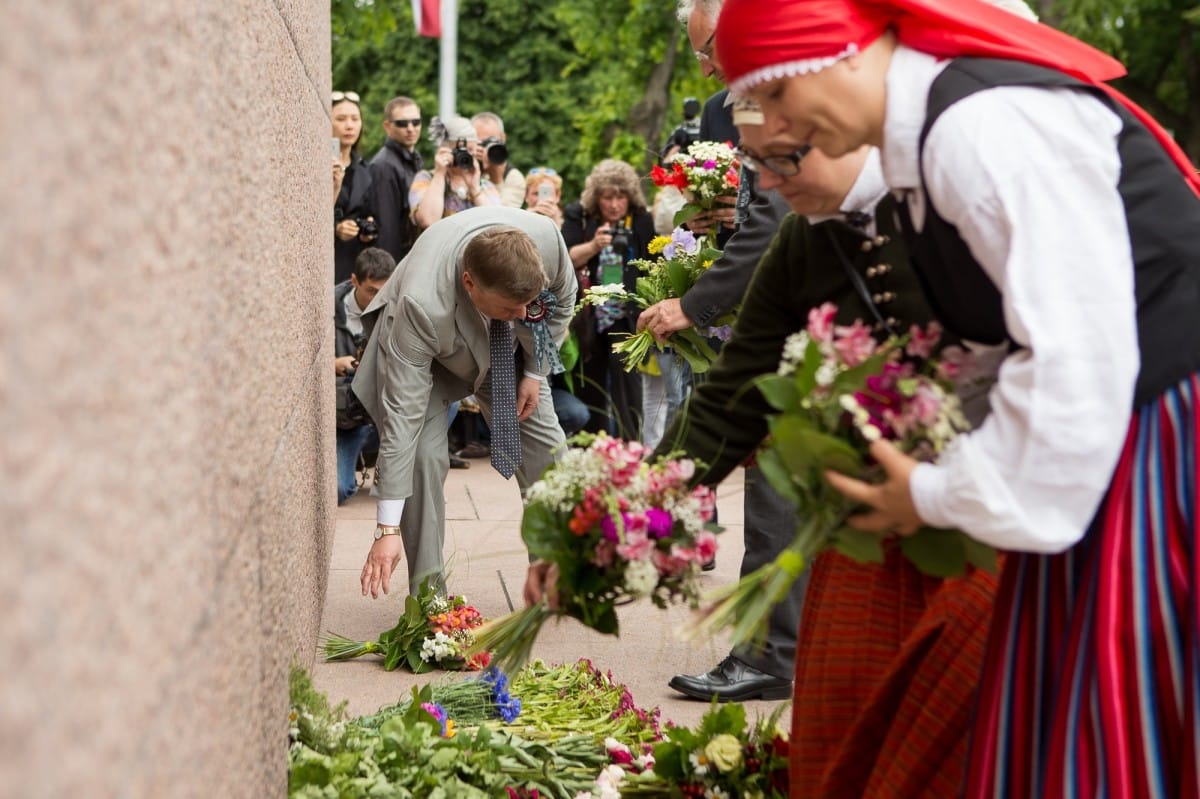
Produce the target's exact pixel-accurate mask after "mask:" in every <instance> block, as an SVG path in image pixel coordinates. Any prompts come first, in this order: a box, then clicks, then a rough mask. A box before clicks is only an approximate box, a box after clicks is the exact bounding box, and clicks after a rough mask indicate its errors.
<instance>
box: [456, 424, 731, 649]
mask: <svg viewBox="0 0 1200 799" xmlns="http://www.w3.org/2000/svg"><path fill="white" fill-rule="evenodd" d="M568 444H570V445H572V446H568V447H567V448H566V449H565V450H564V451H563V452H562V455H561V457H560V459H559V460H558V462H557V463H555V464H553V465H552V466H550V467H549V468H548V469H547V470H546V472H545V473H544V474H543V475H542V477H541V479H540V480H538V481H537V482H536V483H534V484H533V485H532V486H530V487H529V490H528V491H527V492H526V497H525V498H526V506H525V514H524V518H523V519H522V521H521V537H522V538H523V539H524V541H525V545H526V548H527V549H528V550H529V552H530V554H531V555H532V556H533V557H535V558H540V559H541V560H543V561H547V562H549V563H552V564H554V565H555V566H557V570H558V580H557V584H556V588H557V596H558V605H557V607H554V608H551V607H550V605H549V604H548V602H546V601H543V602H540V603H538V604H536V605H532V606H530V607H527V608H524V609H522V610H519V611H517V612H515V613H510V614H509V615H507V616H504V617H502V618H500V619H497V620H495V621H492V622H489V623H488V624H486V625H485V626H484V627H482V628H481V629H479V630H477V631H476V633H475V640H476V644H475V646H476V649H477V650H479V651H483V650H489V651H491V653H492V656H493V658H494V660H495V662H496V663H497V664H498V665H501V666H503V667H504V668H508V669H514V668H517V667H519V666H520V665H522V664H523V663H525V662H526V661H527V660H528V659H529V653H530V649H531V648H532V646H533V642H534V640H535V639H536V637H537V634H538V631H539V630H540V629H541V627H542V625H543V624H544V623H545V622H546V621H547V620H548V619H550V618H551V617H553V616H569V617H571V618H575V619H578V620H579V621H581V622H583V623H584V624H585V625H587V626H588V627H591V628H592V629H594V630H596V631H598V632H601V633H606V634H608V635H616V634H617V633H618V624H617V613H616V606H617V605H618V604H620V603H622V602H625V601H629V600H633V599H638V598H641V597H649V598H650V600H651V601H653V602H654V604H655V605H657V606H658V607H662V608H665V607H667V606H668V604H671V603H677V602H686V603H689V604H690V605H692V606H693V607H694V606H695V605H696V603H697V600H698V596H699V592H698V577H699V575H700V567H701V565H702V564H703V563H705V562H706V561H708V560H710V559H711V558H713V557H714V556H715V554H716V549H717V540H716V536H715V534H714V533H715V532H716V531H717V530H718V529H719V528H717V527H716V526H715V525H713V524H712V523H711V522H712V518H713V513H714V509H715V498H714V494H713V491H712V489H710V488H708V487H703V486H701V487H695V488H693V487H692V486H691V480H692V478H693V476H694V474H695V470H696V464H695V463H694V462H693V461H691V460H688V459H675V458H669V457H668V458H662V459H658V460H656V461H654V462H648V461H646V460H644V459H643V458H644V456H645V455H646V454H647V450H646V449H645V447H643V446H642V445H641V444H640V443H639V442H636V441H622V440H620V439H616V438H611V437H609V436H608V435H606V434H603V433H601V434H599V435H592V434H590V433H581V434H579V435H576V436H574V437H573V438H572V439H570V441H569V442H568Z"/></svg>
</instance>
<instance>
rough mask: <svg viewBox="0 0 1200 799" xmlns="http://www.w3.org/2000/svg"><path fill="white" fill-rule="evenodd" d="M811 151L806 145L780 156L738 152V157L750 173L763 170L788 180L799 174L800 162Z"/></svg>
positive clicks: (809, 146)
mask: <svg viewBox="0 0 1200 799" xmlns="http://www.w3.org/2000/svg"><path fill="white" fill-rule="evenodd" d="M811 149H812V145H810V144H806V145H804V146H803V147H800V148H798V149H796V150H793V151H792V152H790V153H786V154H780V155H755V154H754V153H751V152H748V151H746V150H738V157H739V158H741V159H742V166H744V167H746V168H747V169H749V170H750V171H751V172H762V171H763V170H764V169H765V170H767V171H768V172H773V173H774V174H776V175H779V177H781V178H790V177H794V176H796V175H799V174H800V162H801V161H803V160H804V156H806V155H808V151H809V150H811Z"/></svg>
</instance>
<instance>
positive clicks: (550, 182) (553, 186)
mask: <svg viewBox="0 0 1200 799" xmlns="http://www.w3.org/2000/svg"><path fill="white" fill-rule="evenodd" d="M561 202H562V178H561V177H559V175H558V173H557V172H555V171H554V170H553V169H551V168H550V167H548V166H535V167H534V168H533V169H530V170H529V174H527V175H526V176H525V210H527V211H533V212H534V213H535V214H541V215H542V216H547V217H550V218H551V219H553V220H554V224H555V225H557V226H558V227H560V228H561V227H562V223H563V215H562V206H561V205H560V203H561Z"/></svg>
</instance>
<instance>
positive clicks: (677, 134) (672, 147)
mask: <svg viewBox="0 0 1200 799" xmlns="http://www.w3.org/2000/svg"><path fill="white" fill-rule="evenodd" d="M698 141H700V101H699V100H697V99H696V98H695V97H685V98H683V122H681V123H679V124H678V125H677V126H676V127H675V130H673V131H671V135H670V136H669V137H667V143H666V144H664V145H663V148H662V155H661V156H660V157H659V160H660V161H665V160H666V159H668V158H670V157H671V156H672V155H674V154H675V153H678V152H681V151H683V150H686V149H687V148H688V147H691V146H692V145H693V144H694V143H695V142H698Z"/></svg>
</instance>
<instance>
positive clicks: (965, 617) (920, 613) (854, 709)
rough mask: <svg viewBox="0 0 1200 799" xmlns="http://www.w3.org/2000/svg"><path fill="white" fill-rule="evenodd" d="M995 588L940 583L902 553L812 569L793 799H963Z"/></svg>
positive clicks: (800, 658)
mask: <svg viewBox="0 0 1200 799" xmlns="http://www.w3.org/2000/svg"><path fill="white" fill-rule="evenodd" d="M995 590H996V578H995V576H994V575H991V574H987V573H985V572H978V571H977V572H974V573H972V574H971V575H970V576H968V577H961V578H955V579H951V580H940V579H937V578H933V577H928V576H925V575H922V574H921V573H920V572H918V571H917V570H916V568H914V567H913V566H911V565H910V564H909V563H908V562H907V561H906V560H904V559H903V558H902V557H901V556H900V555H899V553H898V552H896V551H892V552H889V554H888V556H887V559H886V561H885V562H884V563H883V564H882V565H872V564H866V563H857V562H855V561H853V560H850V559H849V558H846V557H843V556H841V555H838V554H836V553H826V554H824V555H822V556H821V557H820V558H818V559H817V561H816V562H815V563H814V564H813V572H812V576H811V579H810V582H809V587H808V593H807V595H806V597H805V605H804V616H803V619H802V621H801V627H800V641H799V645H798V650H797V653H796V689H795V704H794V706H793V709H792V739H791V772H790V776H791V784H792V789H791V795H792V797H794V798H795V799H799V797H804V798H805V799H811V798H812V797H828V799H852V797H872V798H873V799H874V798H876V797H881V798H884V799H888V798H891V799H901V798H904V799H907V798H908V797H926V798H927V799H942V798H943V797H945V798H946V799H949V797H957V796H959V795H960V794H961V791H962V785H963V776H964V771H965V765H966V755H967V750H966V741H967V738H968V733H969V731H970V727H971V718H972V711H973V708H974V701H975V693H976V688H977V686H978V681H979V675H980V671H981V669H982V664H983V653H984V647H985V644H986V639H987V630H988V625H989V621H990V619H991V612H992V603H993V598H994V595H995Z"/></svg>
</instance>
